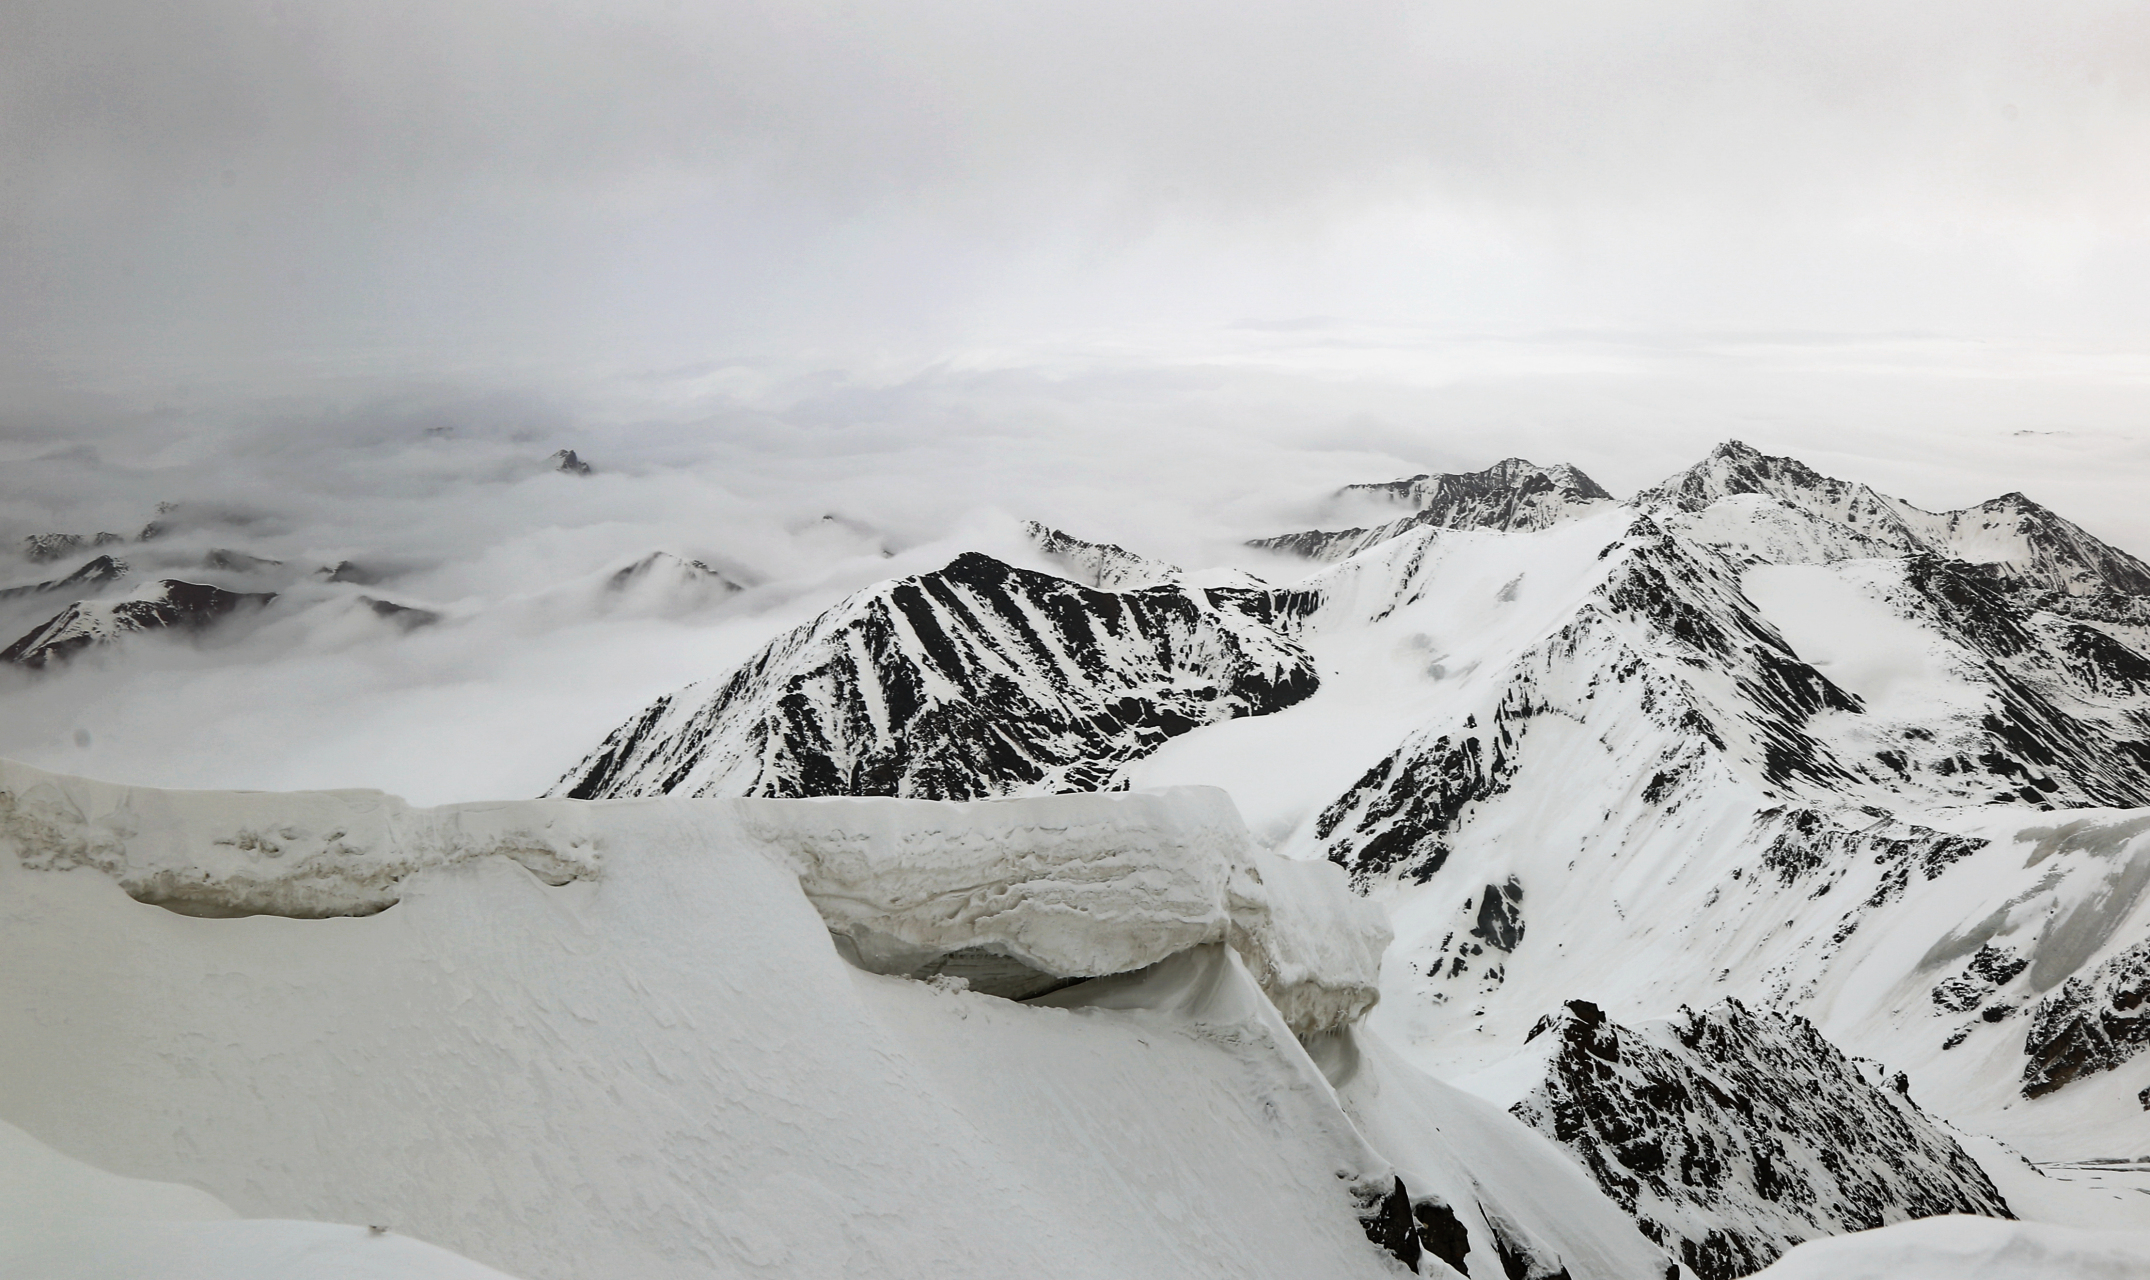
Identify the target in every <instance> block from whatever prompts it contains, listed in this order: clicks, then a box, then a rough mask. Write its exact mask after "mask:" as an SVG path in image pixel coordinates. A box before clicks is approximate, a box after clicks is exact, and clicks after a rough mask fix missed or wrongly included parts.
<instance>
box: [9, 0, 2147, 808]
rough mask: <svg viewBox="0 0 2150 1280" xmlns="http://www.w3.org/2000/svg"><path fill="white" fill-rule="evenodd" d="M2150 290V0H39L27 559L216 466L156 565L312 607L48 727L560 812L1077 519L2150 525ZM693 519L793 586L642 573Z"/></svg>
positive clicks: (162, 777) (13, 471) (1089, 530)
mask: <svg viewBox="0 0 2150 1280" xmlns="http://www.w3.org/2000/svg"><path fill="white" fill-rule="evenodd" d="M2146 299H2150V6H2144V5H2142V4H2140V3H2139V2H2129V3H2118V2H2115V3H2076V2H2073V0H2062V2H2061V3H2044V4H2038V5H2031V4H2023V3H2016V4H2005V5H2004V4H1989V3H1977V2H1975V0H1974V2H1968V3H1967V2H1964V0H1952V2H1949V3H1939V2H1936V3H1924V2H1922V0H1919V2H1906V3H1897V4H1882V5H1876V4H1873V3H1870V2H1869V3H1859V4H1852V3H1833V2H1830V0H1814V2H1808V3H1798V4H1790V3H1737V2H1732V0H1720V2H1713V3H1701V2H1699V0H1698V2H1695V3H1676V2H1660V0H1634V2H1631V3H1622V4H1609V3H1576V2H1570V0H1559V2H1552V0H1514V2H1510V3H1500V4H1486V3H1458V2H1451V0H1428V2H1422V3H1401V2H1389V0H1326V2H1324V3H1319V4H1315V3H1300V4H1291V5H1286V4H1277V3H1269V2H1267V0H1234V2H1233V3H1229V4H1227V3H1222V2H1221V0H1219V2H1217V3H1206V2H1203V0H1145V2H1144V3H1139V4H1138V3H1120V2H1118V0H1083V2H1082V3H1075V2H1073V0H992V2H990V3H989V2H986V0H977V2H975V3H974V2H971V0H901V2H898V0H841V2H830V3H819V2H816V0H781V2H771V3H745V2H741V0H718V2H716V3H705V2H702V0H605V2H603V3H597V2H595V0H592V2H589V3H544V2H532V0H512V2H511V0H458V2H457V3H452V4H438V3H406V2H404V0H364V2H363V3H361V2H356V0H353V2H351V3H336V2H321V3H309V2H306V0H274V2H267V0H263V2H253V0H197V2H195V3H180V4H144V3H139V0H131V2H125V3H123V2H120V0H10V2H8V3H5V4H0V303H4V305H0V542H6V543H10V544H12V543H15V542H17V541H18V540H19V539H20V538H21V537H23V536H24V535H26V534H29V533H34V532H44V531H53V530H59V531H75V532H83V533H88V532H93V531H95V530H98V529H107V528H109V529H113V530H117V531H120V532H123V533H124V532H131V531H133V530H136V529H139V527H140V526H141V525H142V524H143V523H145V522H146V521H147V520H148V519H150V518H151V517H152V516H153V515H154V513H155V508H156V504H157V503H158V502H162V501H175V502H181V503H186V504H189V505H188V507H187V508H186V510H187V511H189V512H191V513H192V514H191V515H188V516H186V517H185V518H186V519H187V520H191V521H192V522H193V523H192V524H190V525H189V526H188V529H187V531H186V532H185V533H184V535H183V536H178V537H177V540H175V541H171V542H167V543H164V544H162V547H163V549H161V550H157V549H156V547H157V545H158V544H151V546H150V547H149V548H143V547H139V546H138V547H135V548H134V549H133V550H132V551H130V554H131V555H133V556H135V557H136V558H137V559H138V560H141V561H142V563H141V564H140V565H139V566H138V569H139V570H140V571H141V573H142V574H146V573H149V572H151V571H155V572H166V571H172V572H177V571H178V569H177V568H175V567H174V566H179V567H185V566H186V565H188V564H194V563H198V559H199V557H200V556H201V555H202V554H203V553H204V552H205V551H206V550H207V549H208V548H210V547H212V546H222V547H228V548H231V549H235V550H242V551H245V552H246V553H248V554H254V555H260V556H264V557H270V558H274V559H279V560H282V561H284V562H285V564H284V566H283V567H282V568H281V569H279V570H277V571H276V574H277V575H280V576H276V575H272V576H276V581H275V582H273V583H269V582H267V581H266V580H264V582H262V583H259V584H255V585H257V586H274V587H275V588H276V589H278V590H280V591H283V592H284V593H285V597H284V600H283V603H282V604H281V605H280V606H279V611H277V612H275V613H274V616H273V617H271V618H270V620H269V621H268V622H267V623H265V624H264V625H263V626H262V627H261V628H259V629H257V630H255V631H253V632H250V633H247V634H246V635H245V636H244V637H241V638H239V639H235V640H233V641H232V642H231V646H230V647H227V648H224V649H213V650H210V651H204V652H199V653H197V652H193V651H191V650H183V649H179V648H171V647H166V648H164V649H157V648H155V647H154V646H144V647H142V648H140V649H139V650H135V651H130V653H129V654H127V655H124V656H121V657H115V658H112V659H111V660H109V661H106V660H99V661H97V662H90V663H85V664H83V665H82V666H81V667H80V668H79V670H78V671H76V672H74V673H70V674H68V675H66V676H64V677H57V678H52V679H44V680H38V681H31V682H27V683H25V682H23V681H20V680H12V681H11V678H5V677H0V698H6V699H7V700H8V702H7V711H6V714H5V715H0V754H9V755H15V756H19V757H21V758H25V759H30V760H33V761H35V762H39V763H45V764H49V765H53V766H55V767H62V768H71V769H80V770H81V771H84V772H91V773H100V774H103V775H104V776H111V777H120V778H132V779H137V780H141V781H146V782H164V783H168V784H187V785H238V786H298V785H338V784H371V785H381V786H387V787H391V788H394V789H400V790H404V791H407V792H409V793H411V794H413V795H414V796H416V797H419V798H424V799H433V800H439V799H454V798H474V797H480V796H487V795H502V794H528V793H530V792H533V791H535V790H537V789H539V788H540V787H542V786H543V785H544V784H546V783H547V782H549V781H550V780H551V779H552V777H554V776H556V775H557V773H558V772H559V771H560V770H561V769H564V768H565V767H566V766H567V765H568V764H569V763H571V762H572V761H573V760H574V759H575V758H576V757H577V756H579V755H580V754H581V753H582V751H583V750H585V749H586V748H587V746H588V745H589V744H590V743H591V742H592V741H594V740H595V739H596V737H598V736H600V735H601V734H602V732H603V731H604V730H605V729H606V728H609V727H610V726H611V725H612V724H615V723H617V722H618V721H619V720H620V719H621V718H623V717H624V716H626V715H627V714H628V713H629V712H631V711H633V710H634V709H635V708H637V707H639V706H640V705H642V703H643V702H644V701H646V700H647V699H648V698H650V697H652V696H655V695H656V694H659V693H663V692H666V691H668V690H669V689H671V688H673V687H675V686H676V685H678V684H680V683H682V682H684V681H685V680H688V679H692V678H695V677H698V676H706V675H714V674H718V673H719V672H720V671H721V670H722V669H723V668H724V667H726V666H728V665H729V664H731V663H733V662H736V661H737V660H739V658H740V657H741V656H743V655H744V654H745V653H747V652H750V651H751V650H752V648H753V646H755V645H757V644H759V643H761V642H762V641H763V640H765V639H766V638H768V636H769V635H771V634H773V633H774V632H775V631H776V630H777V629H778V628H780V627H782V626H784V625H788V624H789V623H792V622H796V621H799V620H800V619H802V618H805V617H809V616H811V615H812V613H813V612H814V610H816V609H818V608H820V607H822V606H824V605H826V604H827V603H829V602H830V601H832V600H834V599H835V598H837V597H838V596H840V595H841V594H842V593H843V592H844V591H846V590H849V589H851V588H854V587H857V586H860V585H863V584H865V583H867V582H871V581H874V580H876V579H877V578H880V577H886V576H888V575H890V574H892V573H898V572H910V571H916V570H920V569H925V568H930V567H933V566H934V565H936V564H938V563H940V562H942V561H944V560H945V559H946V558H948V557H949V556H950V555H952V554H954V553H955V552H956V551H958V550H962V549H964V548H966V547H980V548H984V549H988V550H993V551H995V552H996V553H999V554H1005V555H1010V556H1020V555H1021V554H1022V546H1021V542H1020V539H1019V538H1018V537H1017V536H1016V533H1015V530H1016V529H1017V527H1018V522H1019V521H1020V520H1022V519H1025V518H1030V517H1038V518H1042V519H1045V520H1047V521H1050V522H1053V523H1056V524H1060V525H1062V526H1064V527H1067V528H1069V529H1071V530H1072V531H1074V532H1076V533H1077V534H1079V535H1081V536H1086V537H1094V538H1101V539H1107V540H1112V541H1118V542H1122V543H1125V544H1127V545H1130V546H1133V547H1136V548H1137V549H1139V550H1143V551H1146V552H1150V553H1153V554H1157V555H1161V556H1164V557H1166V558H1169V559H1173V560H1176V561H1178V562H1180V563H1184V564H1204V563H1216V562H1218V561H1221V560H1226V559H1230V558H1231V557H1233V556H1234V555H1237V554H1239V548H1238V544H1239V542H1240V540H1242V539H1245V538H1247V537H1250V536H1256V535H1261V534H1268V533H1275V532H1281V531H1284V530H1287V529H1292V528H1298V527H1305V526H1306V525H1307V524H1310V523H1316V522H1320V521H1323V520H1325V519H1328V518H1330V517H1332V516H1337V515H1338V514H1339V513H1338V512H1337V511H1335V510H1334V508H1333V504H1332V503H1331V497H1332V495H1333V493H1334V490H1335V489H1336V487H1337V486H1339V485H1341V484H1345V483H1348V482H1353V481H1365V480H1381V479H1387V478H1391V477H1393V476H1396V475H1401V474H1409V473H1413V472H1418V471H1426V470H1464V469H1476V468H1479V467H1484V466H1486V465H1488V464H1490V463H1492V462H1493V461H1496V460H1498V459H1499V458H1502V457H1505V456H1510V455H1518V454H1520V455H1523V456H1526V457H1530V458H1533V459H1535V460H1537V461H1540V462H1555V461H1570V462H1575V463H1577V464H1579V465H1581V466H1583V467H1584V469H1585V470H1587V471H1589V472H1591V473H1592V474H1593V475H1595V476H1597V477H1598V478H1599V479H1600V480H1601V481H1603V482H1604V483H1605V484H1607V485H1608V486H1609V487H1610V488H1612V489H1613V490H1614V491H1615V492H1618V493H1621V494H1626V493H1631V492H1633V491H1634V490H1635V489H1637V488H1639V487H1641V486H1643V485H1646V484H1649V483H1652V482H1654V481H1656V480H1659V479H1662V478H1663V477H1664V476H1666V475H1668V474H1670V473H1672V472H1674V471H1676V470H1678V469H1679V468H1681V467H1684V466H1686V465H1687V464H1689V463H1691V462H1692V461H1694V460H1695V459H1696V458H1698V457H1700V456H1701V455H1702V454H1703V453H1704V452H1706V451H1707V450H1708V449H1709V447H1710V446H1711V445H1712V444H1714V443H1716V442H1717V441H1719V440H1722V439H1726V438H1728V437H1739V438H1743V439H1746V440H1748V441H1749V442H1750V443H1752V444H1755V445H1757V446H1759V447H1761V448H1763V449H1765V450H1768V451H1770V452H1779V453H1791V454H1794V455H1796V456H1799V457H1801V458H1804V459H1805V460H1807V461H1808V462H1810V463H1812V464H1813V465H1815V466H1817V467H1819V468H1821V469H1822V470H1824V471H1827V472H1830V473H1832V474H1836V475H1841V476H1845V477H1847V478H1851V479H1855V480H1863V481H1868V482H1870V483H1873V484H1874V485H1876V486H1877V487H1879V488H1881V489H1883V490H1884V491H1886V492H1890V493H1894V494H1898V495H1901V496H1903V497H1906V498H1909V499H1910V500H1912V501H1914V502H1917V503H1920V504H1921V505H1924V506H1927V507H1929V508H1934V509H1946V508H1952V507H1960V506H1964V505H1967V504H1969V503H1973V502H1976V501H1979V500H1981V499H1983V498H1987V497H1990V496H1993V495H1995V494H1998V493H2001V492H2005V491H2007V490H2011V489H2021V490H2025V491H2027V492H2029V493H2030V494H2031V495H2032V496H2033V497H2034V498H2037V499H2038V500H2040V501H2043V502H2046V503H2047V504H2049V505H2051V506H2052V507H2054V508H2055V509H2056V510H2058V511H2060V512H2061V513H2062V514H2064V515H2066V516H2069V517H2071V518H2073V519H2075V520H2077V521H2079V522H2081V523H2083V524H2084V525H2085V526H2087V527H2088V528H2090V529H2091V530H2092V531H2093V532H2094V533H2097V534H2099V535H2101V536H2103V537H2106V538H2108V539H2111V540H2113V541H2115V542H2117V543H2119V544H2120V545H2122V546H2124V547H2127V548H2128V549H2130V550H2133V551H2135V552H2136V553H2138V554H2150V508H2146V507H2145V504H2144V503H2143V502H2142V500H2141V495H2142V493H2143V492H2144V491H2145V485H2146V484H2150V304H2146V301H2145V300H2146ZM557 448H577V449H580V450H582V451H583V453H584V454H585V456H587V457H589V458H590V459H591V460H592V461H593V462H594V463H595V464H596V465H597V466H598V469H599V470H598V474H597V475H596V476H594V477H592V478H591V480H590V482H588V483H582V482H578V481H572V480H567V479H564V478H562V477H560V476H558V475H557V474H554V473H551V472H549V471H547V469H546V467H545V464H544V459H545V457H546V455H547V454H549V453H550V452H551V451H552V450H554V449H557ZM832 514H833V515H837V516H840V517H841V519H840V520H839V521H836V522H830V521H825V520H824V519H823V517H824V516H827V515H832ZM660 547H662V548H667V549H672V550H677V551H680V552H682V553H686V554H691V555H696V556H702V557H707V558H709V559H710V560H711V561H712V562H713V563H718V564H721V565H723V566H725V568H726V569H727V571H728V572H733V573H735V574H737V575H738V576H739V577H740V578H741V579H742V580H744V581H747V582H748V583H749V584H750V585H751V586H752V587H753V590H752V591H750V592H748V593H747V594H746V595H745V596H742V597H740V598H739V599H738V600H736V601H734V602H733V603H731V604H729V605H726V606H724V607H722V608H719V609H716V610H714V611H704V612H701V613H694V612H692V611H689V612H686V613H681V612H679V611H676V610H671V611H668V610H663V609H659V610H655V611H650V610H644V611H642V612H641V613H636V612H635V611H634V610H632V609H629V610H626V611H625V612H624V613H623V612H622V611H621V610H619V609H616V608H613V607H612V606H610V605H601V604H600V603H598V602H599V601H600V597H599V596H597V595H595V594H592V593H593V591H594V590H595V588H594V587H593V585H592V584H594V583H598V582H601V581H602V579H603V577H604V575H606V574H608V573H610V572H611V571H612V570H614V569H616V568H618V567H619V566H620V565H621V564H623V563H626V562H627V561H629V560H630V559H632V558H633V557H636V556H639V555H642V554H645V553H646V552H647V551H649V550H652V549H656V548H660ZM883 551H891V552H893V553H894V554H893V556H884V555H883V554H882V552H883ZM188 557H194V559H193V560H189V559H188ZM345 557H371V558H373V559H376V560H381V561H384V562H388V563H391V564H392V565H393V566H395V567H396V568H397V571H398V575H399V576H397V577H394V578H392V579H391V580H390V581H389V583H388V584H387V585H385V586H383V587H381V588H380V590H382V591H385V592H388V593H390V594H392V595H395V596H396V597H397V598H399V599H401V600H404V601H407V602H410V603H414V604H417V605H420V606H423V607H427V608H433V609H437V610H439V611H441V612H442V613H443V615H444V617H445V618H446V621H445V622H444V623H443V624H442V625H441V626H439V627H437V628H434V629H431V630H427V631H421V632H416V633H412V634H410V635H403V634H401V633H399V632H396V631H394V630H393V629H383V628H381V627H375V626H373V624H371V623H368V622H366V618H367V617H368V616H370V615H367V614H364V613H363V612H362V611H358V610H359V606H358V605H357V604H356V603H355V599H354V597H353V595H352V593H353V592H355V591H356V590H357V589H356V588H338V589H337V590H335V591H331V590H329V589H328V588H327V587H326V586H324V585H323V584H321V583H320V582H319V581H318V579H317V576H315V575H312V570H313V569H314V568H315V567H317V566H319V565H323V564H331V563H334V562H335V561H336V560H338V559H341V558H345ZM153 562H155V563H153ZM0 567H4V564H0ZM39 572H43V571H42V570H37V569H33V567H32V566H29V565H27V564H17V565H16V568H15V569H13V570H10V571H9V576H7V577H6V579H5V580H4V581H0V586H6V585H10V584H13V583H15V582H17V581H18V580H23V581H27V580H29V579H30V578H32V577H34V575H35V574H36V573H39ZM190 572H191V570H190ZM138 576H140V575H139V574H138ZM230 585H234V586H245V585H248V584H247V583H245V582H240V581H237V580H234V581H233V582H232V583H230ZM339 593H340V594H339ZM18 603H19V602H18ZM9 607H10V608H16V606H9ZM29 608H30V605H28V604H20V606H19V608H17V612H20V611H21V610H25V609H29ZM354 619H355V620H354ZM18 621H20V622H22V623H23V625H24V626H27V625H29V621H28V620H27V619H26V618H25V619H16V618H13V617H12V615H10V616H9V617H0V623H5V624H6V625H7V626H10V627H14V626H15V623H16V622H18ZM369 627H371V628H372V629H370V630H369V629H368V628H369ZM12 638H13V633H12V632H11V633H10V634H9V635H6V636H0V644H4V643H6V642H7V641H8V640H11V639H12Z"/></svg>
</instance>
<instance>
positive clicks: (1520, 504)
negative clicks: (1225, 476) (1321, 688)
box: [1250, 458, 1613, 560]
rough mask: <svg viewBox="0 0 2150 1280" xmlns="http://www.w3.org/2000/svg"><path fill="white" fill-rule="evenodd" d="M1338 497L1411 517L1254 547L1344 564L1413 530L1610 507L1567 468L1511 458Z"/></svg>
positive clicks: (1558, 517) (1514, 524)
mask: <svg viewBox="0 0 2150 1280" xmlns="http://www.w3.org/2000/svg"><path fill="white" fill-rule="evenodd" d="M1338 496H1340V497H1373V498H1380V499H1385V500H1387V501H1391V502H1397V503H1401V504H1403V505H1405V506H1408V507H1410V508H1411V509H1412V512H1413V514H1411V515H1408V516H1405V517H1403V518H1402V519H1400V520H1396V521H1393V522H1391V523H1389V524H1385V525H1380V526H1377V527H1375V528H1371V529H1339V530H1334V531H1324V530H1319V529H1310V530H1307V531H1306V532H1304V533H1286V534H1280V535H1278V536H1276V537H1273V538H1257V539H1256V540H1255V541H1254V542H1252V543H1251V544H1250V545H1252V546H1256V547H1263V548H1266V549H1268V550H1272V551H1288V552H1291V553H1293V554H1295V555H1302V556H1306V557H1308V558H1309V559H1313V560H1341V559H1344V558H1345V557H1346V556H1350V555H1352V554H1354V553H1356V552H1359V551H1364V550H1365V549H1366V548H1368V547H1371V546H1374V545H1376V544H1378V543H1382V542H1386V541H1387V540H1389V539H1390V538H1394V537H1396V536H1398V535H1400V534H1403V533H1408V532H1409V531H1411V530H1413V529H1543V528H1546V527H1547V526H1549V525H1554V524H1559V523H1561V522H1563V521H1566V520H1573V519H1576V518H1578V517H1580V516H1584V515H1588V514H1589V513H1591V512H1592V511H1596V510H1598V509H1600V508H1602V507H1605V506H1608V505H1610V504H1611V503H1612V501H1613V496H1612V495H1611V494H1610V493H1607V492H1606V491H1605V489H1604V488H1603V486H1601V485H1599V484H1598V482H1597V481H1595V480H1592V479H1591V478H1590V477H1589V476H1586V475H1584V474H1583V473H1582V472H1581V471H1580V470H1579V469H1577V468H1575V467H1571V466H1569V465H1568V464H1566V463H1560V464H1558V465H1555V466H1550V467H1541V466H1538V465H1537V464H1536V463H1532V462H1527V461H1525V460H1523V459H1522V458H1506V459H1503V460H1502V461H1500V462H1496V463H1494V464H1493V465H1492V466H1490V467H1487V468H1486V469H1485V470H1483V471H1467V472H1463V473H1461V474H1456V475H1446V474H1444V475H1416V476H1407V477H1405V478H1404V479H1402V480H1390V481H1387V482H1385V483H1381V484H1353V485H1346V486H1344V488H1343V490H1342V492H1341V493H1340V494H1339V495H1338Z"/></svg>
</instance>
